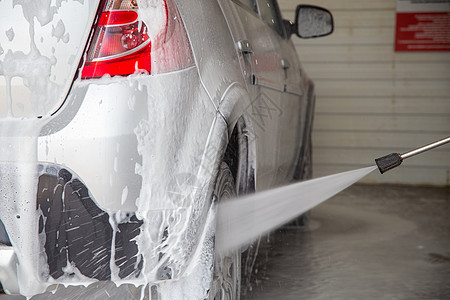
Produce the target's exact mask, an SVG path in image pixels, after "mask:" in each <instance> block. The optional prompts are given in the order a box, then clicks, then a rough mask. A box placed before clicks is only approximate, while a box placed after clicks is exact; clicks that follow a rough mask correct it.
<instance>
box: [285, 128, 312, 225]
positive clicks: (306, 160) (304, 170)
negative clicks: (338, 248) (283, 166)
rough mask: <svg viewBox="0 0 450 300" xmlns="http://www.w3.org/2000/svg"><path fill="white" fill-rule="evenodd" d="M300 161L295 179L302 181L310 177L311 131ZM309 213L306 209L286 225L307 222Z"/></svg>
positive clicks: (304, 223) (305, 223)
mask: <svg viewBox="0 0 450 300" xmlns="http://www.w3.org/2000/svg"><path fill="white" fill-rule="evenodd" d="M300 159H302V160H303V161H302V163H301V168H300V170H298V173H297V174H298V175H296V177H295V176H294V178H295V179H297V180H300V181H303V180H308V179H311V178H312V142H311V133H310V134H309V137H308V143H307V145H306V146H305V152H304V154H303V157H301V158H300ZM310 215H311V211H307V212H305V213H304V214H302V215H300V216H299V217H297V218H295V219H294V220H292V222H290V223H289V224H288V226H295V227H302V226H305V225H307V224H308V221H309V218H310Z"/></svg>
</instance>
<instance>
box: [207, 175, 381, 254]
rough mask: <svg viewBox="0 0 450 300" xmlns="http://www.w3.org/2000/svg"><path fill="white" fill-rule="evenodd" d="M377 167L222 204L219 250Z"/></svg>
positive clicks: (292, 214)
mask: <svg viewBox="0 0 450 300" xmlns="http://www.w3.org/2000/svg"><path fill="white" fill-rule="evenodd" d="M376 168H377V167H376V166H372V167H366V168H362V169H357V170H353V171H348V172H343V173H338V174H334V175H329V176H325V177H320V178H317V179H313V180H308V181H303V182H300V183H296V184H291V185H288V186H285V187H281V188H277V189H272V190H268V191H265V192H261V193H257V194H254V195H251V196H248V197H244V198H238V199H235V200H231V201H227V202H224V203H221V204H219V209H218V220H217V233H216V245H217V247H218V249H217V250H218V251H219V252H226V251H229V250H232V249H233V248H236V247H240V246H242V245H245V244H246V243H248V242H250V241H251V240H253V239H255V238H257V237H258V236H260V235H262V234H264V233H267V232H269V231H271V230H273V229H275V228H277V227H279V226H280V225H282V224H284V223H287V222H288V221H290V220H292V219H294V218H295V217H297V216H300V215H301V214H303V213H305V212H307V211H308V210H310V209H312V208H313V207H315V206H317V205H319V204H320V203H322V202H324V201H326V200H327V199H329V198H331V197H332V196H334V195H336V194H337V193H339V192H340V191H342V190H344V189H345V188H347V187H349V186H350V185H352V184H353V183H355V182H357V181H359V180H360V179H362V178H363V177H365V176H367V175H368V174H369V173H371V172H372V171H374V170H375V169H376Z"/></svg>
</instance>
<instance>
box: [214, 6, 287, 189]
mask: <svg viewBox="0 0 450 300" xmlns="http://www.w3.org/2000/svg"><path fill="white" fill-rule="evenodd" d="M219 3H220V4H221V7H222V10H223V12H224V14H225V16H226V18H227V20H228V26H229V28H230V31H231V34H232V36H233V39H234V42H235V45H236V50H237V51H238V56H239V59H240V65H241V69H242V73H243V76H244V78H245V82H246V84H247V89H248V91H249V94H250V98H251V101H250V102H251V103H250V104H249V105H247V107H245V114H246V115H247V116H248V117H249V118H250V119H251V122H252V125H253V128H254V132H255V145H256V152H257V157H256V188H257V189H258V190H261V189H265V188H269V187H271V186H273V184H274V182H275V181H276V178H275V176H274V174H276V172H277V159H278V153H277V151H278V148H279V147H278V145H279V139H278V136H277V135H278V132H279V124H280V117H281V116H282V114H283V112H282V110H281V107H280V105H281V102H282V98H283V95H284V71H283V68H282V66H281V64H280V56H279V47H280V45H279V41H278V33H277V32H275V31H274V30H273V29H271V28H270V27H269V26H267V24H266V23H265V22H263V21H262V20H261V18H260V16H259V14H258V9H257V7H258V6H257V5H258V4H257V2H254V1H252V0H248V1H244V0H242V1H238V0H235V1H232V0H219Z"/></svg>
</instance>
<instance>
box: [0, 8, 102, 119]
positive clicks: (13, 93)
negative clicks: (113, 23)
mask: <svg viewBox="0 0 450 300" xmlns="http://www.w3.org/2000/svg"><path fill="white" fill-rule="evenodd" d="M99 1H100V0H93V1H61V2H60V3H59V4H53V5H52V4H51V2H50V1H31V2H30V1H1V2H0V19H1V20H2V21H1V25H2V27H1V29H0V31H1V32H2V33H6V34H2V35H0V45H1V48H2V49H3V50H1V51H0V75H1V77H3V78H2V80H0V116H2V117H32V118H33V117H37V116H42V115H48V114H51V113H53V112H54V111H56V110H57V109H58V108H59V107H60V106H61V105H62V103H63V102H64V99H65V98H66V95H67V93H68V91H69V89H70V87H71V85H72V81H73V78H74V76H75V73H76V72H77V70H78V66H79V62H80V59H81V57H82V55H83V53H84V50H85V45H86V42H87V39H88V37H89V33H90V31H91V27H92V23H93V21H94V18H95V14H96V12H97V8H98V4H99ZM31 37H32V38H31ZM23 66H26V68H23ZM29 70H33V71H32V72H30V71H29ZM8 103H10V104H8Z"/></svg>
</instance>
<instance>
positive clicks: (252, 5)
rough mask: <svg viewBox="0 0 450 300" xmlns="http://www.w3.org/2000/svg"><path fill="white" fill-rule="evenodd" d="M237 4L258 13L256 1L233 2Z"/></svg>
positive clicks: (239, 0)
mask: <svg viewBox="0 0 450 300" xmlns="http://www.w3.org/2000/svg"><path fill="white" fill-rule="evenodd" d="M234 2H237V3H238V4H240V5H242V6H244V7H246V8H248V9H250V10H251V11H253V12H255V13H258V6H257V5H256V0H234Z"/></svg>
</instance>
